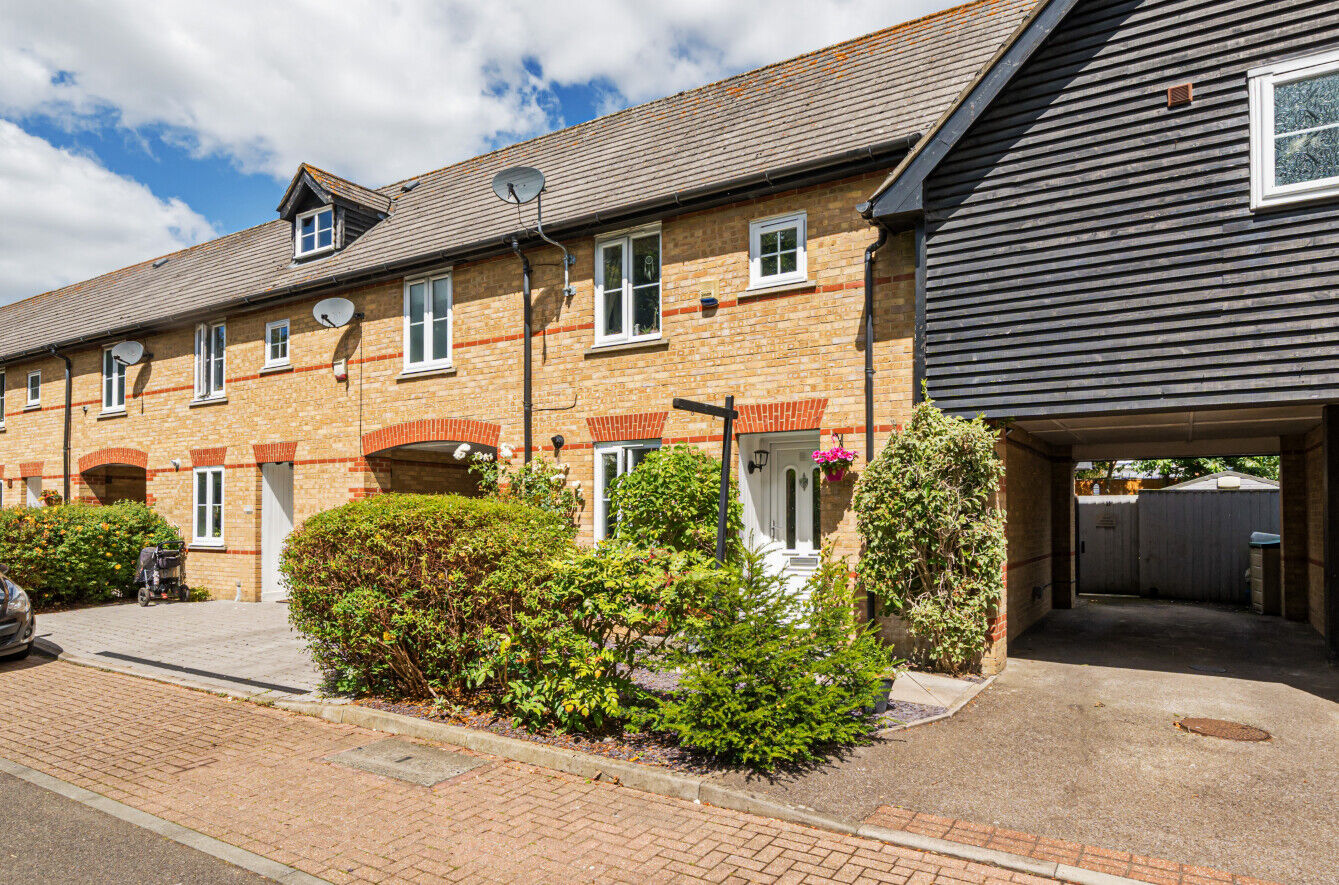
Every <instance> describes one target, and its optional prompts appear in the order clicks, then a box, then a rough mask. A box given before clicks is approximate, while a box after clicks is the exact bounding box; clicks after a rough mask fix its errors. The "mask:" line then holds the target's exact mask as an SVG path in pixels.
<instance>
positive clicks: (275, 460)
mask: <svg viewBox="0 0 1339 885" xmlns="http://www.w3.org/2000/svg"><path fill="white" fill-rule="evenodd" d="M251 451H252V453H254V454H255V456H256V463H257V464H282V463H284V462H285V461H293V460H296V458H297V455H298V444H297V441H296V440H295V441H293V442H272V443H255V444H253V445H252V446H251Z"/></svg>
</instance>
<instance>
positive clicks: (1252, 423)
mask: <svg viewBox="0 0 1339 885" xmlns="http://www.w3.org/2000/svg"><path fill="white" fill-rule="evenodd" d="M1320 408H1321V407H1320V406H1319V405H1315V406H1269V407H1260V408H1238V409H1215V410H1211V411H1197V412H1140V413H1129V412H1127V413H1123V414H1109V415H1090V416H1082V417H1064V418H1034V419H1022V420H1019V421H1016V422H1015V425H1016V426H1018V427H1020V428H1022V429H1023V430H1026V431H1027V432H1028V433H1030V434H1032V435H1033V436H1035V437H1037V438H1038V439H1041V440H1043V441H1045V442H1047V443H1050V444H1051V445H1054V446H1061V447H1069V448H1071V449H1072V451H1073V456H1074V458H1075V459H1076V460H1080V461H1089V460H1111V459H1121V458H1190V457H1204V456H1211V455H1269V454H1275V453H1277V452H1278V451H1279V437H1280V436H1290V435H1292V434H1300V433H1306V432H1307V431H1309V430H1311V429H1312V428H1314V427H1315V426H1316V425H1317V424H1318V423H1319V422H1320Z"/></svg>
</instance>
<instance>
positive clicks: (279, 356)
mask: <svg viewBox="0 0 1339 885" xmlns="http://www.w3.org/2000/svg"><path fill="white" fill-rule="evenodd" d="M286 365H288V320H275V321H274V322H272V323H266V324H265V368H267V369H273V368H276V367H278V366H286Z"/></svg>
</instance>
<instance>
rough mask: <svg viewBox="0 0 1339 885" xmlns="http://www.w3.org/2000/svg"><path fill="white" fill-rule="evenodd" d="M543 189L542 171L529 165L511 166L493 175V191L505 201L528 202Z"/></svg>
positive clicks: (517, 203) (518, 203)
mask: <svg viewBox="0 0 1339 885" xmlns="http://www.w3.org/2000/svg"><path fill="white" fill-rule="evenodd" d="M542 190H544V173H543V172H540V171H539V170H538V169H532V168H531V167H529V166H513V167H511V168H510V169H503V170H502V171H501V172H499V173H498V174H497V175H494V176H493V193H495V194H497V196H498V199H499V200H502V201H503V202H507V203H515V204H516V205H518V206H519V205H520V204H522V203H528V202H530V201H531V200H533V199H534V198H535V197H537V196H539V192H540V191H542Z"/></svg>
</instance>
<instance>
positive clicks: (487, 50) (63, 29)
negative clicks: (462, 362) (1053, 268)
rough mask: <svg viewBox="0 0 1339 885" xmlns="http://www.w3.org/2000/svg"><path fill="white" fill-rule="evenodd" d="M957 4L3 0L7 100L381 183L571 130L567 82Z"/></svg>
mask: <svg viewBox="0 0 1339 885" xmlns="http://www.w3.org/2000/svg"><path fill="white" fill-rule="evenodd" d="M950 2H951V0H883V2H868V0H866V2H857V0H768V2H765V3H764V2H747V3H728V2H727V3H723V2H720V0H676V2H673V3H654V4H653V3H648V2H640V0H581V2H575V0H527V2H515V3H503V2H482V0H446V2H434V0H342V2H338V3H331V2H329V0H293V2H283V3H276V2H273V0H235V2H228V3H219V2H216V0H210V2H185V0H158V2H145V0H98V2H87V0H86V2H54V0H53V2H46V3H32V2H29V0H0V20H3V21H4V22H5V27H4V28H3V29H0V70H3V71H5V76H4V77H3V78H0V113H4V114H6V115H8V116H11V117H15V116H20V117H21V116H24V115H31V114H40V115H44V116H48V117H50V118H52V119H55V120H57V121H59V122H61V123H62V124H64V125H67V126H71V127H78V126H86V125H96V124H98V123H99V122H100V121H103V120H105V119H106V117H107V115H108V114H110V115H111V116H112V117H113V118H115V119H117V120H118V121H119V123H120V125H123V126H126V127H129V128H132V129H149V128H156V129H159V130H162V131H164V132H165V133H166V137H168V138H171V139H172V140H173V141H175V142H179V143H181V144H184V145H186V146H187V147H188V148H189V149H191V150H192V151H194V152H196V153H197V154H199V155H202V156H203V155H220V156H226V157H230V158H232V159H233V161H234V162H236V163H237V165H238V166H239V167H240V168H242V169H244V170H246V171H262V172H267V173H269V174H271V175H273V176H275V177H276V178H279V179H286V178H287V177H288V176H289V175H291V174H292V171H293V169H294V168H295V167H296V165H297V163H298V162H299V161H301V160H307V161H310V162H313V163H316V164H317V165H320V166H325V167H328V168H330V169H331V170H332V171H336V172H338V173H340V174H343V175H347V176H350V177H352V178H354V179H356V180H360V181H363V182H365V183H368V184H382V183H385V182H387V181H391V180H394V179H397V178H400V177H405V176H408V175H413V174H415V173H418V172H422V171H425V170H427V169H432V168H436V167H438V166H441V165H444V164H446V163H449V162H452V161H455V160H459V159H462V158H464V157H468V156H471V155H473V154H476V153H479V152H481V151H483V150H486V149H488V148H490V147H492V146H494V145H496V144H499V143H505V142H508V141H512V140H515V139H518V138H522V137H525V136H528V135H532V134H535V133H537V132H542V131H545V130H547V129H549V128H552V127H553V126H555V125H558V124H561V123H562V122H563V121H562V120H560V119H558V118H556V117H555V116H554V115H553V113H551V110H552V108H553V106H554V104H553V94H552V89H553V88H554V87H569V86H581V85H584V84H590V83H594V84H596V85H597V87H600V88H602V89H604V90H612V91H604V92H601V93H600V96H599V105H600V106H601V107H602V108H609V107H617V106H619V105H622V104H628V103H635V102H638V101H643V100H646V99H649V98H654V97H656V96H660V95H665V94H668V93H672V92H675V91H678V90H681V89H687V88H691V87H693V86H697V85H700V84H702V83H704V82H707V81H710V80H713V79H716V78H719V77H721V76H724V75H726V74H729V73H732V72H734V71H737V70H742V69H747V68H751V67H755V66H758V65H761V64H767V63H769V62H773V61H777V60H780V59H783V58H786V57H789V56H791V55H795V54H798V53H800V52H804V51H807V50H810V49H815V48H818V47H820V46H823V45H825V44H828V43H832V42H836V41H838V40H842V39H846V38H848V37H853V36H856V35H859V34H862V33H866V32H868V31H872V30H876V29H878V28H881V27H885V26H887V25H891V24H895V23H897V22H900V21H904V20H906V19H909V18H912V17H914V16H916V15H920V14H924V13H926V12H930V11H934V10H935V9H939V8H943V7H946V6H948V5H950Z"/></svg>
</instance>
